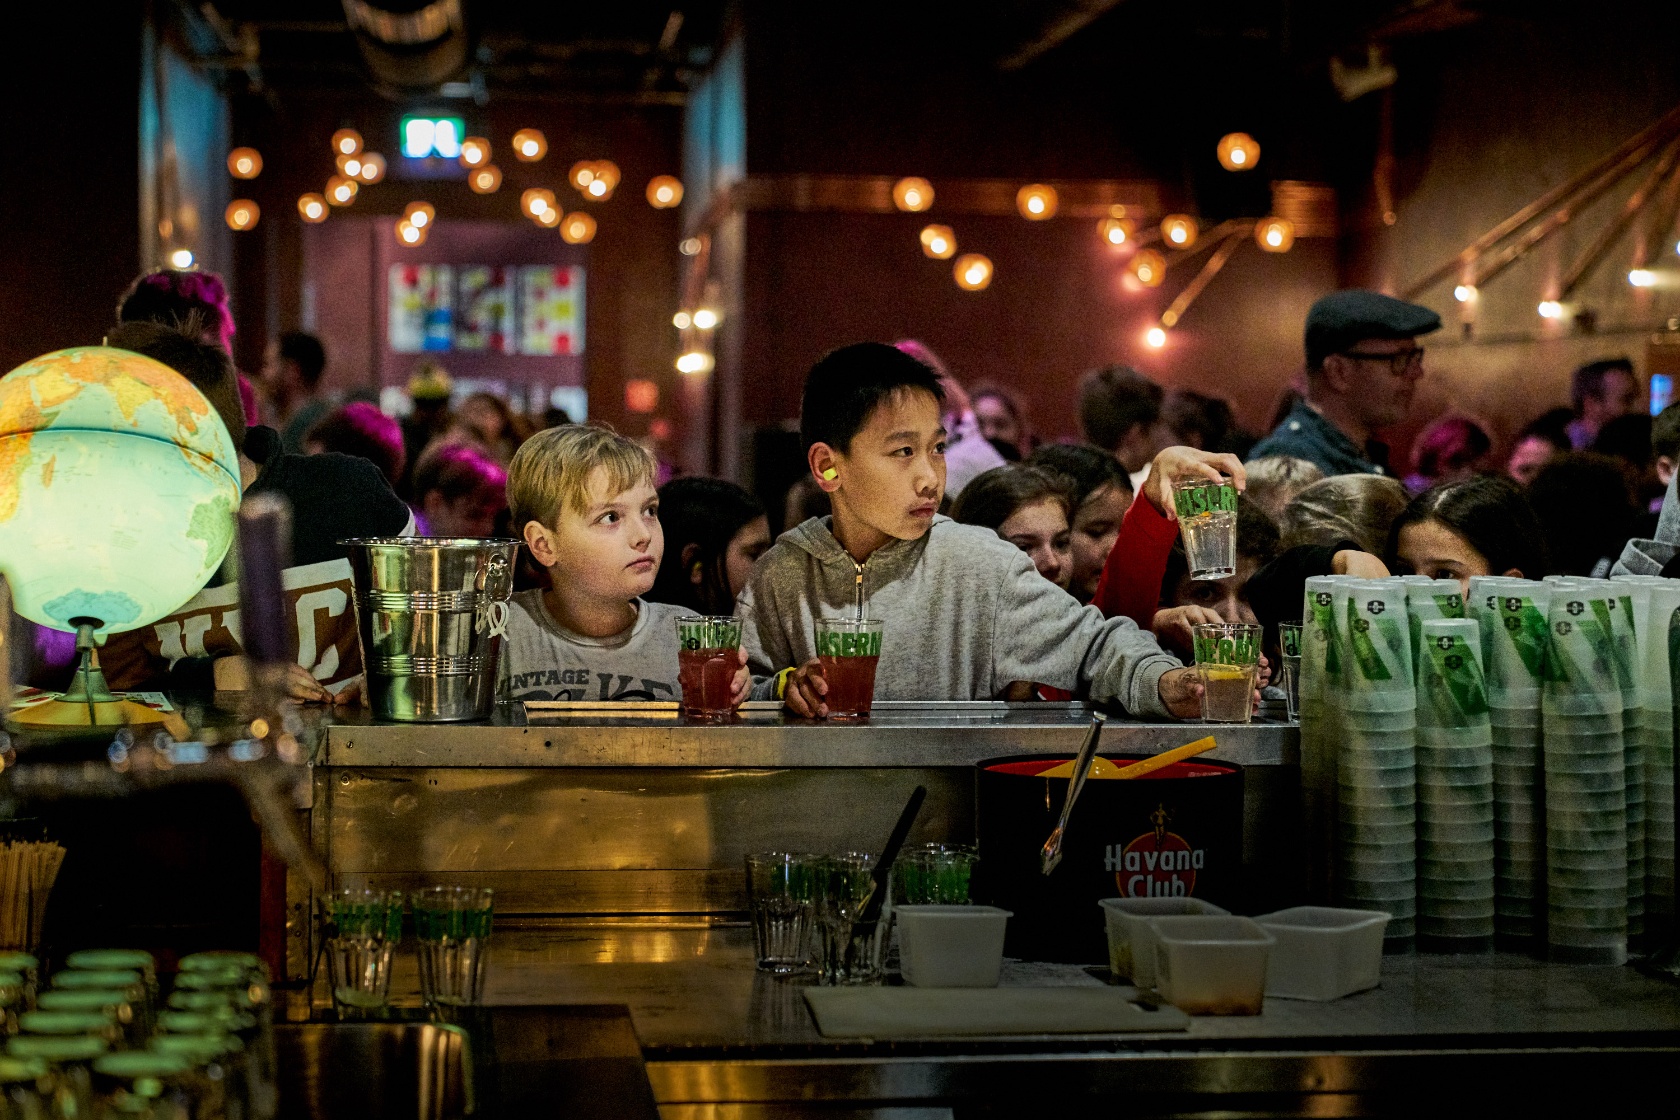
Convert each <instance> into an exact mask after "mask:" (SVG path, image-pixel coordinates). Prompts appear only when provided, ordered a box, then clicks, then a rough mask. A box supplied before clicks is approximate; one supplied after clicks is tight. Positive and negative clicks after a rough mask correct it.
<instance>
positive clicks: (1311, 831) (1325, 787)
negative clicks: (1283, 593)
mask: <svg viewBox="0 0 1680 1120" xmlns="http://www.w3.org/2000/svg"><path fill="white" fill-rule="evenodd" d="M1336 582H1337V577H1335V576H1313V577H1311V578H1309V579H1308V580H1307V584H1306V592H1305V595H1304V597H1303V602H1302V607H1301V619H1302V622H1301V686H1300V706H1299V708H1298V709H1297V714H1296V718H1297V719H1298V720H1299V721H1300V724H1301V794H1302V809H1303V810H1304V815H1305V818H1306V820H1305V824H1306V829H1307V845H1306V850H1307V860H1308V877H1309V884H1310V890H1311V894H1310V896H1309V897H1311V898H1312V899H1313V900H1315V901H1322V902H1328V901H1330V898H1331V893H1330V890H1331V882H1332V881H1333V879H1334V868H1333V863H1334V853H1335V851H1336V837H1335V828H1336V752H1337V750H1338V749H1339V746H1340V743H1341V738H1342V736H1341V731H1340V729H1339V726H1338V720H1339V718H1340V713H1339V711H1338V709H1337V708H1336V707H1335V706H1334V705H1333V704H1331V702H1330V700H1331V698H1332V697H1334V696H1335V695H1337V693H1338V692H1339V691H1340V687H1341V686H1340V683H1339V682H1340V680H1341V656H1340V651H1339V649H1338V647H1337V645H1336V626H1335V618H1334V615H1333V611H1332V601H1333V599H1332V595H1331V589H1332V588H1333V587H1334V585H1335V584H1336Z"/></svg>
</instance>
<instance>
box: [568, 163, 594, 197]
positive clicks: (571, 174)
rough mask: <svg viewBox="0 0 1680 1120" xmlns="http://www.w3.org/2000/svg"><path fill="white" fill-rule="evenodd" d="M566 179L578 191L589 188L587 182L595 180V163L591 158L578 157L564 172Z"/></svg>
mask: <svg viewBox="0 0 1680 1120" xmlns="http://www.w3.org/2000/svg"><path fill="white" fill-rule="evenodd" d="M566 179H567V181H569V182H570V183H571V184H572V186H574V187H576V188H577V189H578V190H580V191H586V190H588V189H589V184H590V183H593V182H594V181H595V163H594V161H593V160H587V159H580V160H578V161H577V162H576V163H574V164H572V169H571V170H570V171H568V172H567V173H566Z"/></svg>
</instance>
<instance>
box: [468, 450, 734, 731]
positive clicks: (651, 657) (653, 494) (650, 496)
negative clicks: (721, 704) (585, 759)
mask: <svg viewBox="0 0 1680 1120" xmlns="http://www.w3.org/2000/svg"><path fill="white" fill-rule="evenodd" d="M507 496H508V506H509V507H510V509H511V510H512V513H513V524H514V527H515V528H516V529H517V530H518V531H519V534H520V536H521V537H522V538H523V539H524V541H525V546H526V547H527V548H528V549H530V551H531V555H532V557H534V558H535V559H536V561H537V563H539V564H541V565H542V566H543V567H544V568H546V569H548V573H549V577H550V578H549V583H550V587H549V588H548V590H542V589H540V588H539V589H535V590H531V591H522V592H520V593H519V594H517V595H515V596H514V597H513V602H512V604H511V605H510V610H509V612H508V628H507V641H506V645H505V646H504V648H503V650H502V663H501V667H500V668H499V670H498V671H497V681H496V694H497V698H498V699H501V700H680V699H681V698H682V696H681V692H680V691H679V688H678V683H677V681H678V673H677V650H678V643H677V625H676V623H677V619H678V618H680V617H682V616H684V615H686V614H688V613H690V612H688V611H687V610H685V609H683V608H681V607H676V606H671V605H669V604H666V603H649V602H645V601H644V600H643V599H642V596H643V595H645V594H646V593H647V592H648V591H649V590H650V589H651V588H652V587H653V579H654V576H655V575H656V574H657V573H658V571H659V561H660V559H661V558H662V556H663V554H664V551H665V535H664V533H663V531H662V530H661V529H660V526H659V494H658V492H657V491H656V490H655V489H654V460H653V456H652V455H651V454H650V453H649V452H648V450H647V449H646V448H644V447H642V446H641V445H640V444H638V443H636V442H635V441H634V440H631V439H627V438H625V437H624V436H621V435H619V434H618V433H617V432H614V431H612V430H610V429H608V428H603V427H596V426H592V425H591V426H585V425H580V424H568V425H565V426H563V427H559V428H549V429H547V430H545V431H542V432H538V433H537V434H536V435H534V436H532V437H531V438H530V439H528V440H526V441H525V443H524V444H523V445H522V446H521V447H520V448H519V451H518V453H517V454H515V455H514V457H513V462H512V463H510V464H509V465H508V479H507ZM741 664H742V667H741V668H740V669H739V670H738V671H737V673H736V675H735V682H734V684H735V687H734V700H735V703H736V704H737V705H739V704H740V703H741V701H743V700H745V699H746V696H747V690H748V687H749V685H750V681H749V678H748V676H747V670H746V654H745V651H743V652H742V655H741Z"/></svg>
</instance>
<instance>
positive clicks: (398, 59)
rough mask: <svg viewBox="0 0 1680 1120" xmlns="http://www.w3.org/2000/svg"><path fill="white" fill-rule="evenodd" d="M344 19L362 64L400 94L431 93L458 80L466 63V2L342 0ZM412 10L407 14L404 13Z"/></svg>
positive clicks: (454, 0)
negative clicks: (462, 10)
mask: <svg viewBox="0 0 1680 1120" xmlns="http://www.w3.org/2000/svg"><path fill="white" fill-rule="evenodd" d="M343 2H344V18H345V20H346V21H347V22H348V23H349V24H350V30H351V32H352V33H353V34H354V35H355V37H356V46H357V48H358V49H359V50H360V51H361V52H362V59H363V61H364V62H366V63H367V67H368V69H369V70H370V71H372V73H373V76H374V79H375V80H376V81H378V82H379V83H381V84H383V85H386V86H391V87H395V88H398V89H407V90H421V89H432V88H435V87H437V86H439V85H442V84H443V83H444V82H446V81H448V80H449V79H451V78H453V77H455V76H456V75H457V74H459V73H460V72H461V69H462V68H463V67H464V66H465V65H466V62H467V50H468V41H467V27H466V19H465V17H464V16H463V15H462V12H461V0H431V2H429V3H422V4H420V5H419V6H417V7H416V6H414V5H413V3H412V0H411V2H410V3H407V4H405V3H404V0H377V2H374V0H343ZM405 8H406V9H407V10H402V9H405Z"/></svg>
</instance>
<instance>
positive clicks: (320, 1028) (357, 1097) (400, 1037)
mask: <svg viewBox="0 0 1680 1120" xmlns="http://www.w3.org/2000/svg"><path fill="white" fill-rule="evenodd" d="M274 1035H275V1048H276V1053H277V1057H278V1059H279V1070H280V1077H279V1081H280V1111H279V1116H280V1117H281V1120H301V1118H308V1120H334V1118H337V1117H346V1118H353V1120H380V1118H382V1117H391V1118H392V1120H396V1118H398V1117H400V1118H401V1120H456V1118H458V1117H463V1116H466V1115H468V1114H470V1113H472V1112H473V1107H474V1103H475V1102H474V1100H473V1081H472V1063H471V1060H470V1058H469V1056H468V1039H467V1035H466V1032H464V1031H462V1030H460V1029H459V1028H456V1027H451V1026H439V1025H434V1024H431V1023H334V1024H327V1023H284V1024H277V1025H276V1027H275V1031H274Z"/></svg>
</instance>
